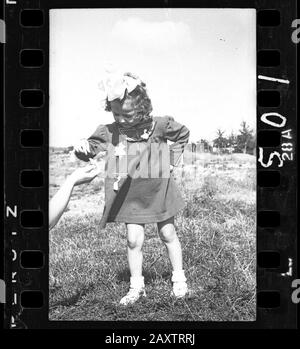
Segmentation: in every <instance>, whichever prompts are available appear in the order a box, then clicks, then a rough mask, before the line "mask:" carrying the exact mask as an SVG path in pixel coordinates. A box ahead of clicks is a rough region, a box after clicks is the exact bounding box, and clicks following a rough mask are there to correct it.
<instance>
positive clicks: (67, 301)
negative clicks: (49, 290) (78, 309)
mask: <svg viewBox="0 0 300 349" xmlns="http://www.w3.org/2000/svg"><path fill="white" fill-rule="evenodd" d="M87 293H88V290H87V289H82V290H76V292H75V293H73V294H72V295H71V296H69V297H68V296H67V297H64V298H62V299H60V300H57V301H56V302H54V303H53V304H52V305H51V308H54V307H58V306H64V307H66V306H71V305H75V304H76V303H77V302H78V301H79V299H80V298H81V297H83V296H85V295H86V294H87Z"/></svg>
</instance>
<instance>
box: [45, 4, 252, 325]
mask: <svg viewBox="0 0 300 349" xmlns="http://www.w3.org/2000/svg"><path fill="white" fill-rule="evenodd" d="M49 30H50V36H49V45H50V48H49V73H50V75H49V320H50V321H206V322H207V321H218V322H224V321H232V322H235V321H255V320H256V160H257V157H256V112H257V111H256V108H257V105H256V79H257V78H256V10H255V9H250V8H249V9H245V8H243V9H238V8H234V9H233V8H232V9H229V8H228V9H225V8H224V9H222V8H186V9H185V8H143V9H142V8H126V9H125V8H102V9H89V8H86V9H84V8H81V9H75V8H74V9H51V10H50V22H49Z"/></svg>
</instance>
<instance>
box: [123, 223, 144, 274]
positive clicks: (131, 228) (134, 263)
mask: <svg viewBox="0 0 300 349" xmlns="http://www.w3.org/2000/svg"><path fill="white" fill-rule="evenodd" d="M126 227H127V257H128V264H129V270H130V275H131V277H141V276H142V263H143V252H142V247H143V243H144V236H145V233H144V225H143V224H126Z"/></svg>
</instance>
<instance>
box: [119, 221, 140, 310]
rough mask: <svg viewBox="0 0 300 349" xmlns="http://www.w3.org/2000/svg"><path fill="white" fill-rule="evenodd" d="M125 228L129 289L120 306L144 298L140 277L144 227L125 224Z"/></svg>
mask: <svg viewBox="0 0 300 349" xmlns="http://www.w3.org/2000/svg"><path fill="white" fill-rule="evenodd" d="M126 227H127V257H128V264H129V270H130V275H131V276H130V289H129V292H128V293H127V294H126V296H124V297H123V298H122V299H121V301H120V304H122V305H128V304H133V303H135V302H136V301H137V300H138V299H139V298H140V297H141V296H145V295H146V293H145V285H144V278H143V276H142V263H143V253H142V247H143V243H144V225H142V224H126Z"/></svg>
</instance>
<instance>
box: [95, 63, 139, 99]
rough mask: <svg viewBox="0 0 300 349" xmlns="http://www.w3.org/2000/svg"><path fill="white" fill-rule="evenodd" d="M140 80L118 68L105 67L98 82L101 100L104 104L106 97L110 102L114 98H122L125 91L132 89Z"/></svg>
mask: <svg viewBox="0 0 300 349" xmlns="http://www.w3.org/2000/svg"><path fill="white" fill-rule="evenodd" d="M140 83H141V80H140V79H139V78H137V77H134V75H132V74H127V73H121V72H120V71H119V70H116V69H112V68H106V69H105V73H104V76H103V79H102V80H101V81H100V83H99V89H100V91H101V101H102V103H103V106H105V103H106V99H107V100H108V101H109V102H111V101H113V100H115V99H123V98H124V95H125V91H126V90H127V92H129V93H130V92H131V91H133V90H134V89H135V88H136V87H137V86H138V85H139V84H140Z"/></svg>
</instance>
